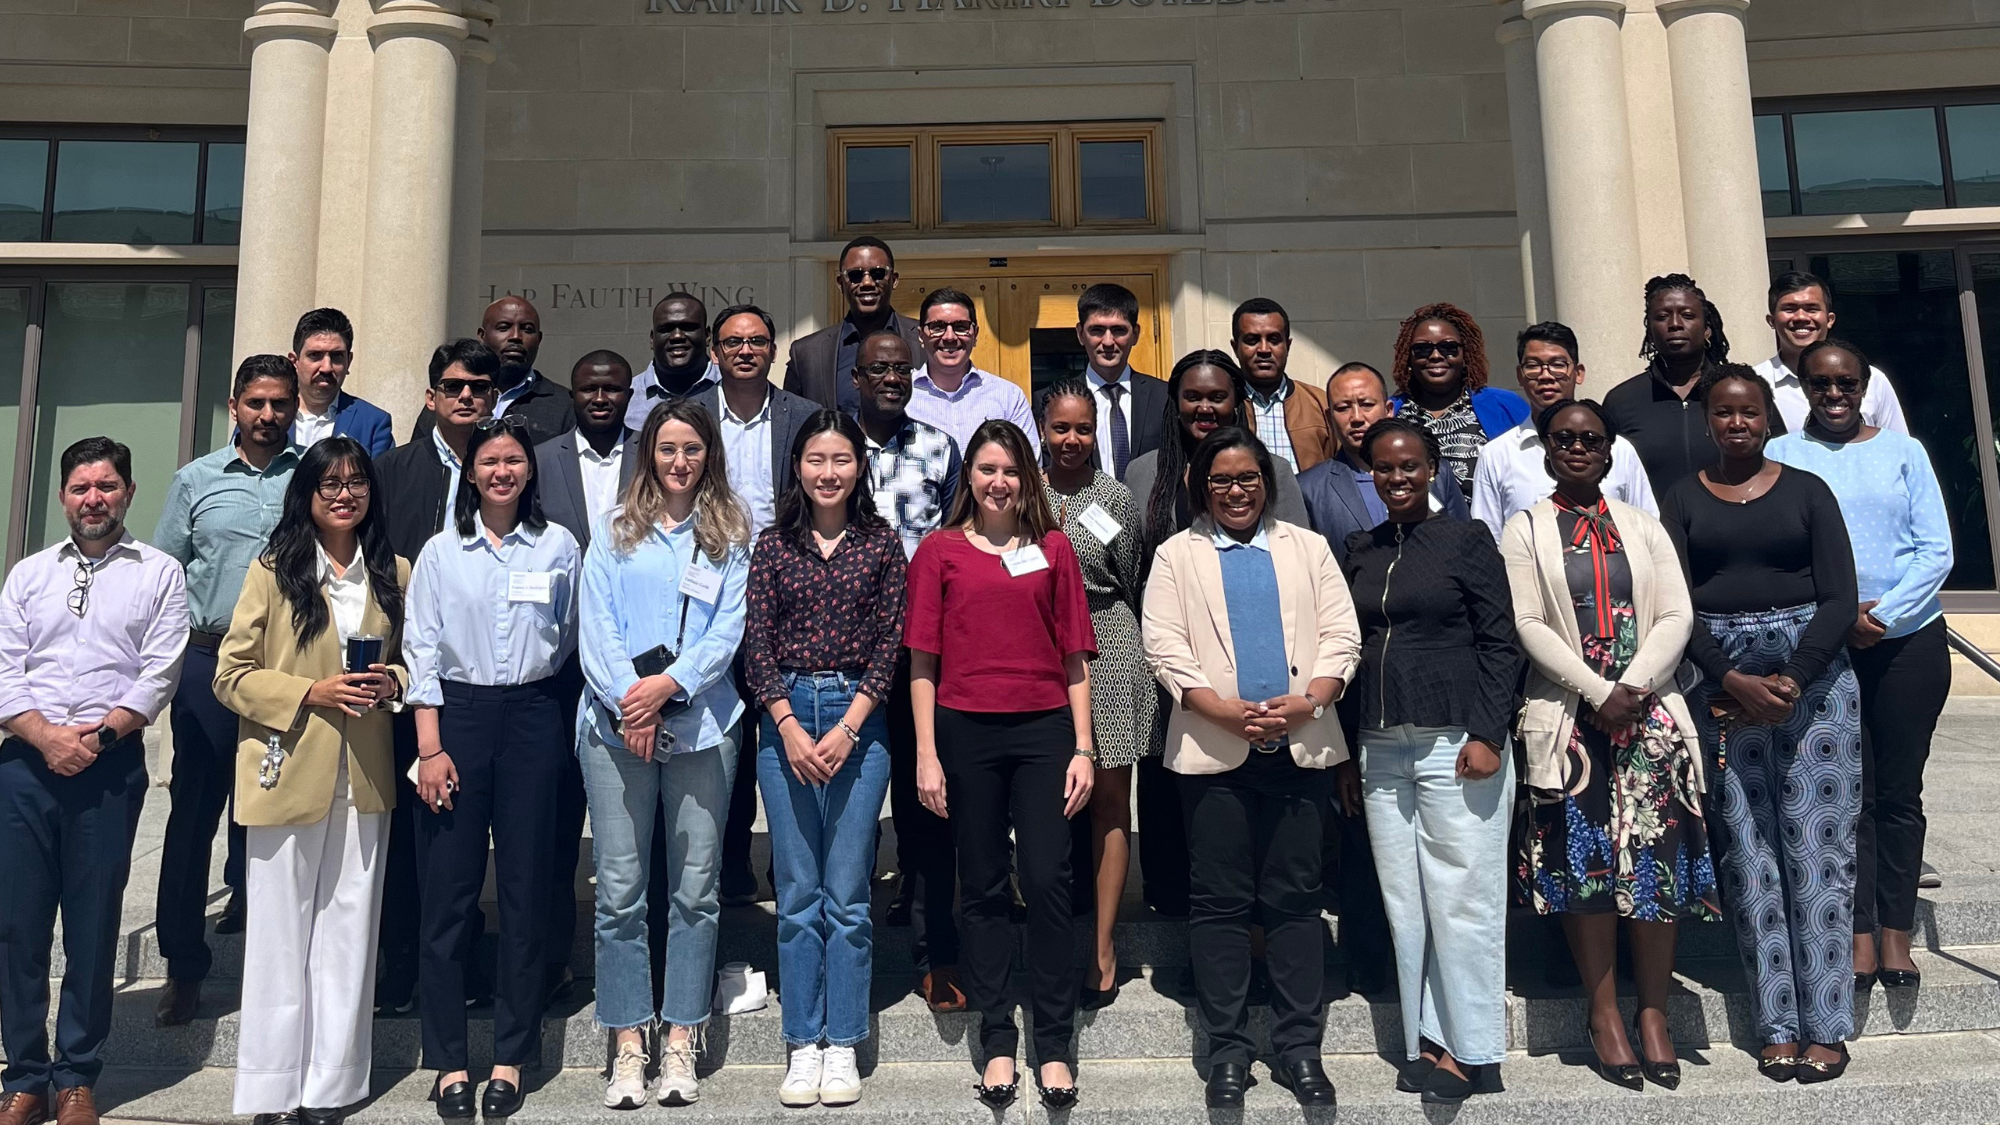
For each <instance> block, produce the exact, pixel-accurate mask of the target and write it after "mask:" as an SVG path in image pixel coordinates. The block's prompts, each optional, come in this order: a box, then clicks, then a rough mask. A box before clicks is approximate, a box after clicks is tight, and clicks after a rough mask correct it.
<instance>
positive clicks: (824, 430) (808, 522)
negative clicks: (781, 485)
mask: <svg viewBox="0 0 2000 1125" xmlns="http://www.w3.org/2000/svg"><path fill="white" fill-rule="evenodd" d="M821 434H838V435H839V436H841V437H843V438H846V439H847V443H848V444H849V445H851V446H853V447H854V465H855V468H856V470H858V475H857V477H856V479H855V481H854V491H852V492H850V493H848V494H847V523H848V526H850V527H858V528H861V529H863V530H866V531H874V530H877V529H879V528H884V527H888V526H889V521H888V520H885V519H883V518H882V513H880V512H878V511H876V510H875V489H874V486H873V485H871V484H870V483H869V482H868V440H867V438H866V437H864V436H863V435H862V433H861V426H860V424H859V423H857V422H856V421H855V420H854V419H852V418H850V417H848V416H847V415H846V414H844V413H842V412H840V411H838V410H821V411H817V412H815V413H814V414H813V416H812V417H810V418H808V419H806V424H805V425H803V426H800V427H799V432H798V436H797V437H794V438H793V439H792V470H793V472H792V487H790V488H788V489H786V490H785V494H784V495H783V496H780V497H778V514H777V522H775V523H773V524H772V525H771V526H772V527H775V528H779V529H780V530H781V534H783V535H785V536H787V537H789V538H790V539H791V541H792V542H794V543H797V544H798V545H799V549H800V550H802V551H817V550H819V548H818V547H817V546H815V545H814V544H813V524H812V513H813V504H812V494H811V493H810V492H809V491H807V489H806V475H805V473H804V471H803V470H802V468H801V465H800V462H802V461H804V460H805V455H806V443H807V442H809V441H811V440H812V439H814V438H816V437H818V436H820V435H821Z"/></svg>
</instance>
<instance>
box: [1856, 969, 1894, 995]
mask: <svg viewBox="0 0 2000 1125" xmlns="http://www.w3.org/2000/svg"><path fill="white" fill-rule="evenodd" d="M1875 977H1876V974H1875V973H1856V974H1854V994H1855V995H1856V996H1866V995H1867V994H1868V990H1869V989H1871V988H1874V987H1875ZM1882 983H1884V984H1887V983H1889V982H1887V981H1883V982H1882Z"/></svg>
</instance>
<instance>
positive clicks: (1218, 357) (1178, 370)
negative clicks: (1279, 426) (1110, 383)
mask: <svg viewBox="0 0 2000 1125" xmlns="http://www.w3.org/2000/svg"><path fill="white" fill-rule="evenodd" d="M1197 367H1213V368H1216V369H1217V370H1220V371H1222V372H1223V373H1225V374H1227V375H1228V376H1229V386H1230V390H1231V392H1232V393H1233V394H1235V396H1236V416H1235V418H1234V419H1232V420H1231V421H1230V422H1229V423H1228V424H1229V425H1231V426H1235V427H1237V428H1238V429H1243V430H1248V429H1249V428H1250V409H1249V407H1248V406H1247V405H1245V404H1246V403H1247V401H1248V400H1249V397H1250V387H1249V384H1248V383H1246V382H1245V381H1244V379H1243V369H1242V368H1241V367H1238V366H1237V365H1236V359H1235V357H1233V356H1231V355H1230V354H1229V353H1228V352H1219V351H1216V350H1215V349H1214V348H1205V349H1203V350H1201V351H1194V352H1189V353H1188V354H1186V355H1184V356H1182V357H1181V361H1180V362H1179V363H1176V364H1174V371H1173V374H1171V375H1169V376H1167V418H1166V422H1165V424H1164V429H1163V430H1162V432H1163V433H1165V434H1166V435H1167V437H1166V440H1164V441H1162V442H1161V443H1160V450H1159V454H1158V461H1157V462H1156V463H1155V464H1154V474H1153V491H1152V492H1150V493H1148V494H1147V496H1146V513H1145V522H1144V523H1143V524H1141V526H1142V527H1144V528H1145V532H1146V538H1145V547H1146V550H1145V552H1144V553H1145V557H1146V558H1148V559H1150V558H1152V557H1153V548H1155V547H1158V546H1159V545H1160V544H1162V543H1164V542H1166V541H1167V537H1168V536H1170V535H1172V534H1173V533H1174V532H1176V531H1179V530H1181V527H1182V526H1183V525H1182V524H1181V522H1180V519H1181V517H1180V513H1181V508H1182V507H1183V506H1185V507H1187V508H1188V510H1189V511H1190V512H1192V511H1193V506H1192V505H1191V504H1188V503H1187V466H1188V458H1189V457H1191V456H1192V455H1193V453H1194V446H1195V443H1194V441H1193V440H1191V439H1190V437H1189V435H1188V432H1187V427H1186V426H1184V425H1182V424H1181V383H1182V381H1183V380H1184V379H1185V378H1186V376H1187V373H1188V372H1190V371H1192V370H1194V369H1195V368H1197Z"/></svg>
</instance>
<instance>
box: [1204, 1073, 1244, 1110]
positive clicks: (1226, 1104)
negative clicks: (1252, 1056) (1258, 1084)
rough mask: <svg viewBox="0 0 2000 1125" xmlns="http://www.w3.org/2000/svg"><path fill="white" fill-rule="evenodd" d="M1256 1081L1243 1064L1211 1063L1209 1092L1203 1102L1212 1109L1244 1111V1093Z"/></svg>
mask: <svg viewBox="0 0 2000 1125" xmlns="http://www.w3.org/2000/svg"><path fill="white" fill-rule="evenodd" d="M1255 1081H1256V1079H1254V1078H1252V1077H1250V1068H1249V1067H1247V1066H1244V1065H1243V1064H1242V1063H1229V1062H1223V1063H1211V1064H1210V1065H1209V1068H1208V1090H1207V1093H1206V1095H1205V1097H1204V1098H1203V1100H1204V1101H1206V1102H1207V1103H1208V1108H1210V1109H1242V1108H1243V1091H1245V1090H1247V1089H1249V1088H1250V1086H1251V1084H1252V1083H1254V1082H1255Z"/></svg>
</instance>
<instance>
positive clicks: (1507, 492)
mask: <svg viewBox="0 0 2000 1125" xmlns="http://www.w3.org/2000/svg"><path fill="white" fill-rule="evenodd" d="M1547 459H1548V451H1547V450H1545V449H1543V448H1542V439H1541V438H1540V437H1538V436H1537V435H1536V434H1535V426H1534V423H1532V422H1523V423H1521V424H1520V425H1518V426H1515V427H1514V428H1513V429H1511V430H1508V431H1507V432H1506V433H1504V434H1501V435H1500V436H1499V437H1497V438H1494V439H1493V440H1492V441H1489V442H1487V443H1486V444H1485V445H1484V446H1482V447H1480V450H1479V468H1478V469H1476V470H1474V472H1473V474H1472V518H1473V519H1476V520H1479V521H1480V522H1482V523H1484V524H1485V525H1486V528H1487V530H1489V531H1491V532H1492V533H1493V539H1494V541H1495V542H1498V541H1499V539H1500V529H1501V528H1502V527H1505V526H1506V525H1507V521H1508V520H1510V519H1512V518H1514V513H1516V512H1525V511H1527V510H1528V509H1529V508H1532V507H1534V506H1535V505H1536V504H1539V503H1541V502H1542V501H1544V500H1547V499H1548V498H1549V494H1550V493H1553V492H1554V491H1555V490H1556V478H1554V477H1552V476H1550V475H1549V469H1548V465H1547ZM1599 487H1601V488H1602V489H1603V490H1604V494H1605V495H1606V496H1609V497H1611V498H1612V499H1614V500H1622V501H1624V502H1625V503H1627V504H1630V505H1632V506H1633V507H1634V508H1637V509H1639V510H1640V511H1642V512H1645V513H1646V514H1647V515H1649V516H1657V515H1659V514H1660V505H1659V503H1658V502H1657V501H1655V500H1654V499H1653V483H1652V481H1650V480H1648V479H1647V478H1646V466H1644V465H1642V464H1640V463H1639V451H1638V450H1637V449H1635V448H1633V446H1632V443H1631V442H1629V441H1626V440H1625V439H1624V438H1622V437H1621V438H1619V439H1617V440H1616V441H1615V442H1613V443H1612V445H1611V470H1610V471H1609V472H1607V473H1606V474H1605V475H1604V480H1603V482H1602V484H1601V485H1600V486H1599Z"/></svg>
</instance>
